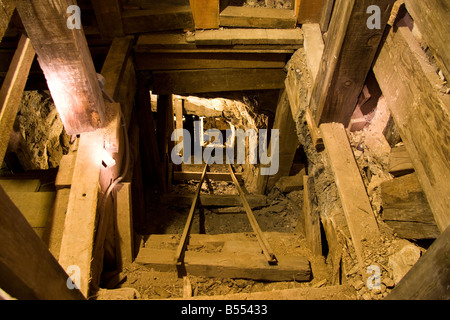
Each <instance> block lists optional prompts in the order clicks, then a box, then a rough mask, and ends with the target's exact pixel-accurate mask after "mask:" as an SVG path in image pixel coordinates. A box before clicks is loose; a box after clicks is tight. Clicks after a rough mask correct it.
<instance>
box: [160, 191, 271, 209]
mask: <svg viewBox="0 0 450 320" xmlns="http://www.w3.org/2000/svg"><path fill="white" fill-rule="evenodd" d="M246 197H247V201H248V203H249V205H250V207H252V208H256V207H265V206H266V205H267V197H266V196H263V195H254V194H248V195H246ZM192 200H193V196H192V195H186V194H165V195H163V196H162V197H161V203H162V204H168V205H173V206H183V207H186V206H187V207H188V206H190V205H191V203H192ZM200 202H201V204H202V206H206V207H208V206H213V207H236V206H240V205H241V200H240V197H239V196H236V195H211V194H201V195H200Z"/></svg>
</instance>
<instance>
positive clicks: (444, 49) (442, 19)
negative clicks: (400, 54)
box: [405, 0, 450, 80]
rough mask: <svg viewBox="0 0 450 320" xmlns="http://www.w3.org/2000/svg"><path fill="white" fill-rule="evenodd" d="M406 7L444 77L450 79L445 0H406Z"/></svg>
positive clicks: (449, 39)
mask: <svg viewBox="0 0 450 320" xmlns="http://www.w3.org/2000/svg"><path fill="white" fill-rule="evenodd" d="M405 3H406V9H407V10H408V12H409V13H410V14H411V16H412V18H413V19H414V23H415V24H417V26H418V27H419V30H420V32H421V33H422V35H423V37H424V40H425V42H426V43H427V45H428V46H429V47H430V49H431V52H432V53H433V54H434V57H435V58H436V63H437V65H438V66H439V67H440V68H441V69H442V71H443V73H444V75H445V77H446V78H447V80H448V79H450V35H449V33H448V32H445V30H450V20H449V19H448V15H449V13H450V9H449V6H448V2H447V1H445V0H430V1H427V2H424V1H420V0H406V1H405Z"/></svg>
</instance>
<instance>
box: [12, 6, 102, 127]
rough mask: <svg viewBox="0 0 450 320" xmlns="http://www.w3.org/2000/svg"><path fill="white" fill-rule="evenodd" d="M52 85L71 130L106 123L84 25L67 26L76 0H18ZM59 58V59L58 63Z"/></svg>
mask: <svg viewBox="0 0 450 320" xmlns="http://www.w3.org/2000/svg"><path fill="white" fill-rule="evenodd" d="M15 5H16V7H17V11H18V12H19V15H20V17H21V19H22V22H23V25H24V27H25V30H26V31H27V34H28V37H29V38H30V40H31V43H32V44H33V47H34V48H35V50H36V53H37V55H38V57H39V64H40V66H41V69H42V70H43V71H44V75H45V78H46V80H47V84H48V87H49V89H50V92H51V94H52V98H53V100H54V102H55V106H56V108H57V109H58V113H59V115H60V117H61V120H62V122H63V124H64V128H65V129H66V132H67V133H68V134H80V133H83V132H90V131H94V130H96V129H98V128H101V127H103V126H104V125H105V124H106V121H107V119H106V113H105V104H104V102H103V96H102V92H101V90H100V86H99V84H98V80H97V74H96V71H95V67H94V63H93V61H92V57H91V54H90V52H89V48H88V45H87V41H86V38H85V35H84V31H83V29H73V30H70V29H69V28H68V27H67V13H66V11H67V8H68V7H69V6H70V5H76V1H73V0H55V1H52V5H49V2H48V1H47V0H35V1H28V0H16V1H15ZM55 61H57V63H55Z"/></svg>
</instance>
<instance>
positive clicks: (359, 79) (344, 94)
mask: <svg viewBox="0 0 450 320" xmlns="http://www.w3.org/2000/svg"><path fill="white" fill-rule="evenodd" d="M393 2H394V0H382V1H379V2H378V3H377V5H378V6H379V7H380V8H381V17H380V19H381V20H380V23H381V29H379V30H378V29H372V30H371V29H369V28H368V27H367V25H366V24H367V19H368V18H369V15H368V14H367V13H366V11H367V8H368V7H369V6H370V5H372V4H373V1H371V0H364V1H355V0H350V1H348V0H337V1H336V4H335V8H334V13H333V16H332V18H331V22H330V28H329V31H328V35H327V41H326V42H325V48H324V53H323V56H322V61H321V64H320V69H319V73H318V76H317V79H316V82H315V84H314V88H313V93H312V97H311V111H312V113H313V115H314V118H315V119H316V122H317V123H318V124H319V125H320V124H321V123H324V122H340V123H343V124H344V125H345V126H347V125H348V123H349V121H350V118H351V115H352V114H353V111H354V109H355V107H356V104H357V101H358V97H359V95H360V93H361V90H362V88H363V86H364V82H365V79H366V77H367V74H368V72H369V69H370V67H371V66H372V63H373V60H374V58H375V54H376V52H377V49H378V46H379V44H380V41H381V38H382V35H383V31H384V29H385V26H386V25H387V21H388V19H389V17H390V8H391V7H392V4H393Z"/></svg>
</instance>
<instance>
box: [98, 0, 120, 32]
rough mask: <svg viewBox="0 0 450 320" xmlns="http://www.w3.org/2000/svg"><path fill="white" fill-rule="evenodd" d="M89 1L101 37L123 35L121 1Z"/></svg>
mask: <svg viewBox="0 0 450 320" xmlns="http://www.w3.org/2000/svg"><path fill="white" fill-rule="evenodd" d="M91 3H92V7H93V9H94V12H95V17H96V20H97V24H98V28H99V30H100V34H101V35H102V38H103V39H108V40H112V39H114V38H115V37H123V36H124V31H123V25H122V8H121V1H120V0H96V1H92V2H91Z"/></svg>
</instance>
